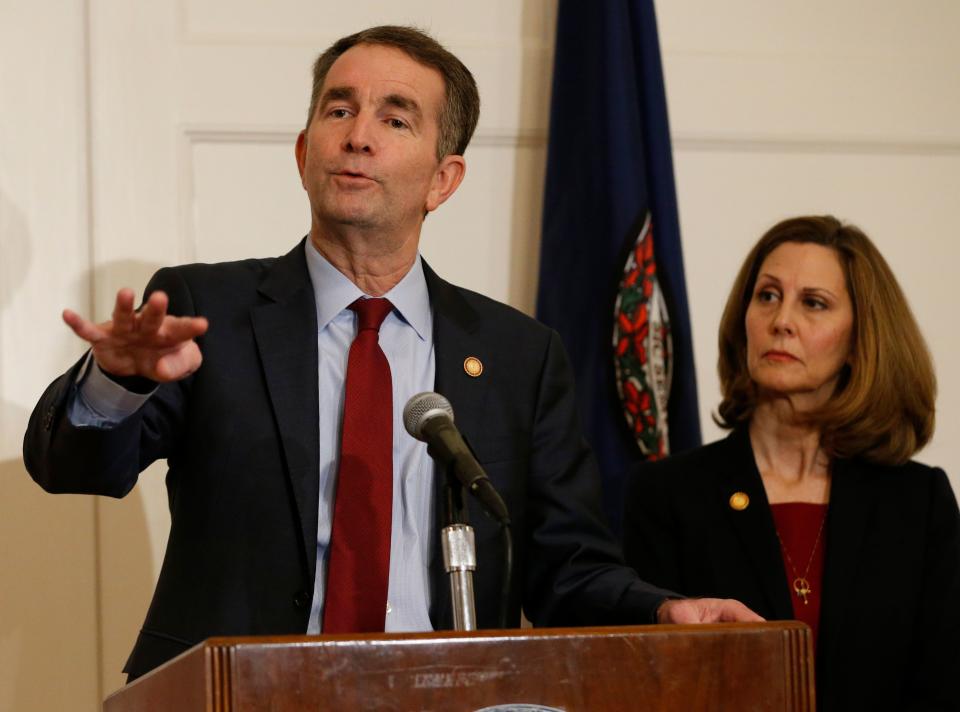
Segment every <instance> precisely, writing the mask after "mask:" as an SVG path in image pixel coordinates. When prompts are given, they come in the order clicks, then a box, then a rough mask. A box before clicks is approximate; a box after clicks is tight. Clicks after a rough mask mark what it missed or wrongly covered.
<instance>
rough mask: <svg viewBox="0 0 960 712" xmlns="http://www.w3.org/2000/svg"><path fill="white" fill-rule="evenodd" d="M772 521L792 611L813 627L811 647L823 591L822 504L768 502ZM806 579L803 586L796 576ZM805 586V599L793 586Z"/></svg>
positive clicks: (823, 534)
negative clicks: (776, 535) (806, 590)
mask: <svg viewBox="0 0 960 712" xmlns="http://www.w3.org/2000/svg"><path fill="white" fill-rule="evenodd" d="M770 510H771V511H772V513H773V522H774V524H775V525H776V527H777V534H778V535H779V536H780V555H781V556H782V557H783V568H784V571H786V572H787V586H788V587H789V591H790V600H791V601H792V602H793V615H794V617H795V618H796V619H797V620H798V621H803V622H804V623H806V624H807V625H808V626H810V628H811V630H812V631H813V648H814V650H816V648H817V626H818V624H819V623H820V600H821V594H822V593H823V559H824V551H825V548H826V540H827V532H826V528H827V527H826V516H827V505H826V504H811V503H809V502H784V503H783V504H772V505H770ZM801 578H803V579H806V581H807V584H808V585H807V586H806V587H804V586H803V583H802V581H800V580H799V579H801ZM804 588H807V589H809V591H808V592H807V593H806V603H805V602H804V596H801V595H800V594H799V593H798V592H797V589H801V590H802V589H804Z"/></svg>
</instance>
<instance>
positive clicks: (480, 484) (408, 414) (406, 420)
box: [403, 392, 510, 524]
mask: <svg viewBox="0 0 960 712" xmlns="http://www.w3.org/2000/svg"><path fill="white" fill-rule="evenodd" d="M403 426H404V427H405V428H406V429H407V432H408V433H410V435H412V436H413V437H415V438H416V439H417V440H420V441H422V442H425V443H427V446H428V447H427V452H428V453H429V454H430V456H431V457H433V458H434V459H436V460H437V461H439V462H440V463H442V464H443V465H444V466H446V467H449V468H451V470H452V471H453V473H454V474H455V475H456V476H457V479H459V480H460V482H461V484H463V486H464V487H466V488H467V490H468V491H469V492H470V493H471V494H473V495H474V496H475V497H476V498H477V499H478V500H480V502H481V504H483V506H484V509H486V511H487V512H488V513H489V514H490V515H492V516H493V517H494V518H495V519H496V520H497V521H499V522H502V523H504V524H509V523H510V514H509V512H508V511H507V506H506V504H504V501H503V499H501V497H500V495H499V494H498V493H497V491H496V489H494V487H493V485H492V484H491V483H490V478H489V477H487V473H486V472H484V471H483V468H482V467H481V466H480V463H479V462H477V459H476V458H475V457H474V456H473V452H471V450H470V448H469V447H468V446H467V443H466V442H465V441H464V439H463V436H462V435H461V434H460V431H459V430H457V426H456V425H454V423H453V407H452V406H451V405H450V401H448V400H447V399H446V398H444V397H443V396H442V395H440V394H439V393H431V392H427V393H418V394H417V395H415V396H413V397H412V398H410V400H408V401H407V404H406V405H405V406H404V408H403Z"/></svg>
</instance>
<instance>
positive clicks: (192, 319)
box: [159, 316, 209, 344]
mask: <svg viewBox="0 0 960 712" xmlns="http://www.w3.org/2000/svg"><path fill="white" fill-rule="evenodd" d="M208 327H209V323H208V322H207V320H206V318H205V317H202V316H168V317H167V318H166V319H164V321H163V326H162V327H161V329H160V331H159V336H161V337H162V338H163V340H164V341H165V342H166V343H170V344H176V343H178V342H181V341H189V340H190V339H195V338H196V337H198V336H202V335H203V334H205V333H206V332H207V328H208Z"/></svg>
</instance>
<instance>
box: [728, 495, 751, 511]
mask: <svg viewBox="0 0 960 712" xmlns="http://www.w3.org/2000/svg"><path fill="white" fill-rule="evenodd" d="M749 506H750V497H749V496H748V495H747V493H746V492H734V493H733V494H732V495H730V509H733V510H736V511H738V512H742V511H743V510H744V509H746V508H747V507H749Z"/></svg>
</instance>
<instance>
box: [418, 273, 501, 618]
mask: <svg viewBox="0 0 960 712" xmlns="http://www.w3.org/2000/svg"><path fill="white" fill-rule="evenodd" d="M423 272H424V276H425V278H426V280H427V291H428V292H429V293H430V305H431V307H432V308H433V348H434V358H435V361H436V378H435V381H434V391H436V392H437V393H439V394H440V395H442V396H444V397H445V398H446V399H447V400H449V401H450V404H451V406H452V407H453V414H454V420H455V422H456V424H457V427H458V429H459V430H460V431H461V433H469V432H475V431H476V429H477V427H478V425H479V424H480V423H482V422H483V404H484V399H485V396H486V390H485V388H484V379H483V378H471V377H470V376H468V375H467V374H466V372H465V371H464V365H463V362H464V360H465V359H466V358H467V357H468V356H475V357H477V358H479V359H480V361H481V363H483V364H487V363H488V358H489V349H490V344H485V343H483V342H482V341H481V340H480V338H479V336H478V334H477V330H478V328H479V326H480V316H479V315H478V314H477V312H476V310H474V309H473V307H471V306H470V305H469V304H468V303H467V301H466V300H465V299H464V298H463V295H462V294H461V293H460V292H459V291H458V290H457V288H456V287H454V286H453V285H451V284H450V283H449V282H446V281H444V280H442V279H440V277H438V276H437V274H436V272H434V271H433V270H432V269H431V268H430V266H429V265H428V264H427V263H426V261H424V262H423ZM444 494H445V492H444V477H443V473H441V472H439V471H438V473H437V477H436V498H435V500H434V501H435V502H436V503H437V506H436V508H435V509H436V517H435V520H436V529H435V531H437V532H439V531H440V529H441V528H442V527H444V526H446V522H445V521H443V517H444ZM430 574H431V576H430V578H431V605H430V620H431V622H432V623H433V626H434V628H436V629H437V630H445V629H450V628H453V612H452V610H451V607H450V594H449V589H448V583H447V576H446V573H445V572H444V569H443V556H442V550H441V547H440V545H439V541H437V542H436V544H435V546H434V547H433V555H432V557H431V562H430Z"/></svg>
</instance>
